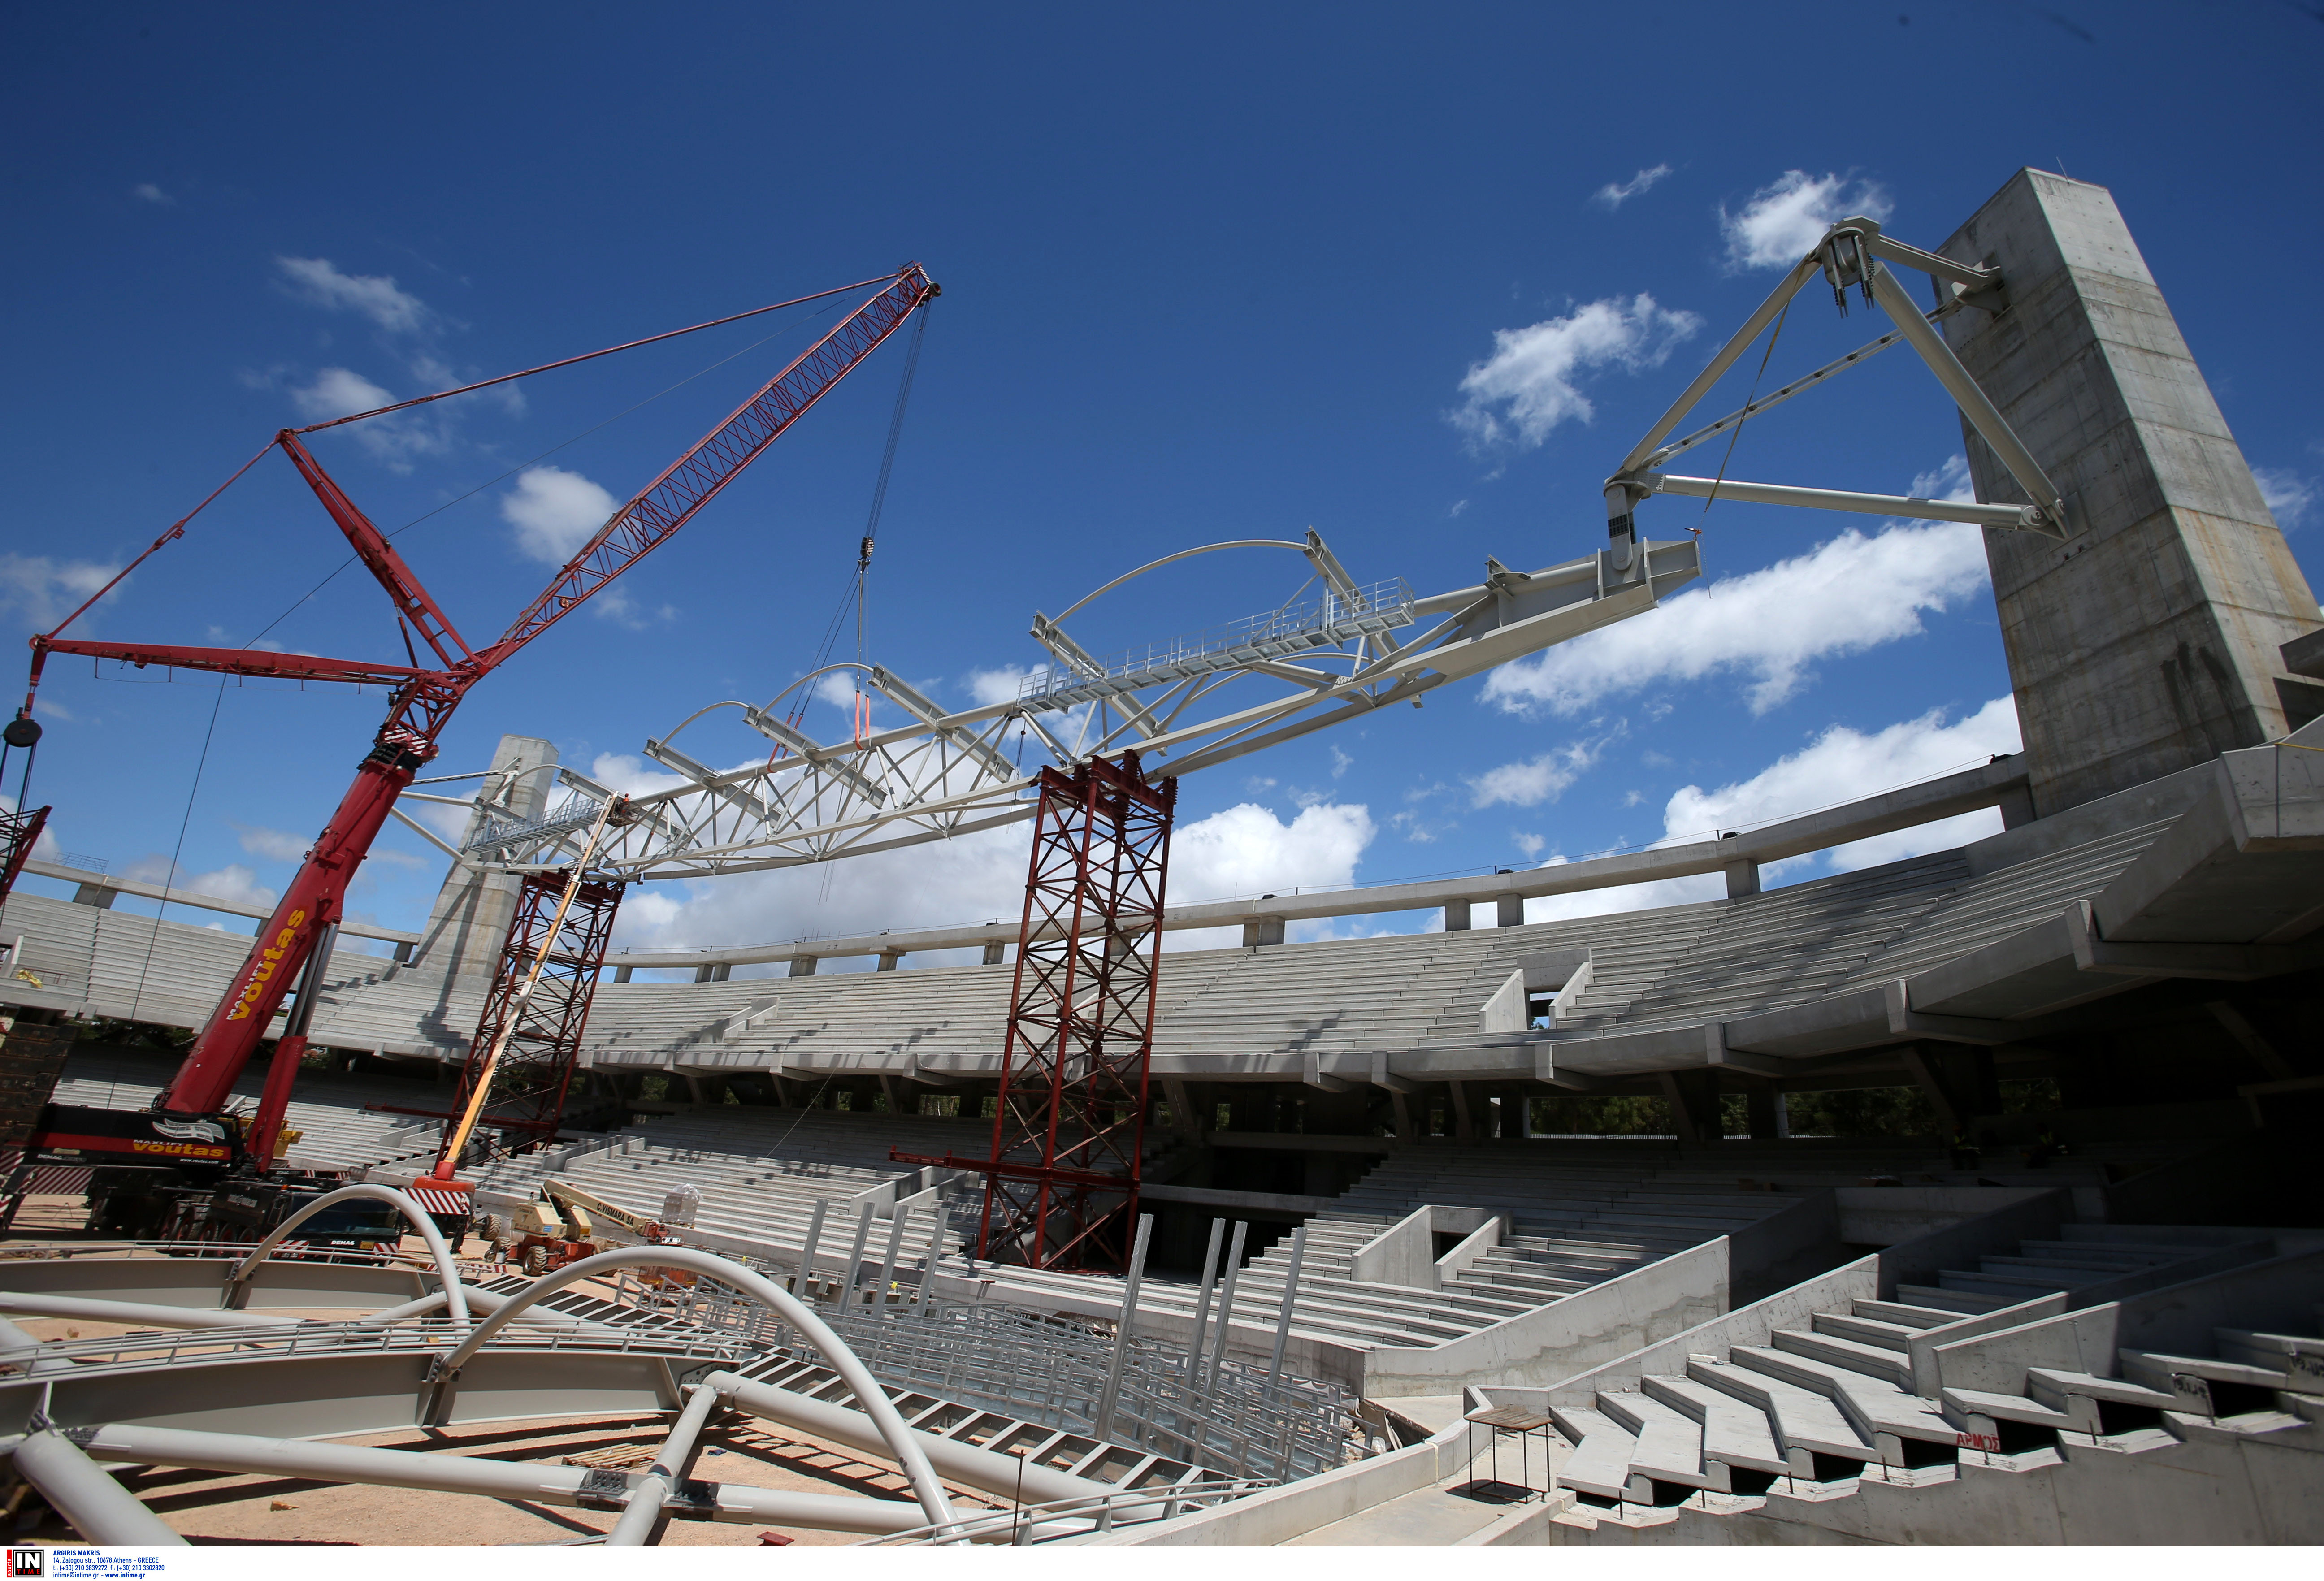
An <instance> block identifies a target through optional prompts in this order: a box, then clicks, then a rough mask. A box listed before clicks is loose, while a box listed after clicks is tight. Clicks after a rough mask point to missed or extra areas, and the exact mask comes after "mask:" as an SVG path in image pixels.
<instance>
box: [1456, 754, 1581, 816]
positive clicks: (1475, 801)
mask: <svg viewBox="0 0 2324 1581" xmlns="http://www.w3.org/2000/svg"><path fill="white" fill-rule="evenodd" d="M1607 740H1608V738H1605V737H1600V739H1599V740H1594V741H1575V742H1573V743H1572V744H1570V745H1568V746H1563V747H1554V748H1552V749H1550V750H1548V751H1546V752H1544V753H1542V754H1541V755H1540V756H1539V757H1537V758H1527V759H1526V761H1524V762H1522V763H1504V764H1502V765H1501V766H1500V767H1499V768H1494V769H1489V770H1488V771H1487V772H1485V773H1484V774H1481V775H1480V776H1478V777H1476V778H1474V779H1472V780H1471V781H1470V782H1469V791H1470V804H1471V806H1478V807H1489V806H1492V805H1494V804H1497V803H1500V802H1507V803H1508V804H1510V805H1511V806H1515V807H1537V806H1539V805H1540V804H1542V803H1544V802H1554V801H1555V800H1557V798H1558V797H1559V796H1561V795H1564V794H1565V789H1566V787H1567V786H1570V785H1572V783H1573V782H1574V781H1575V780H1577V779H1579V778H1581V777H1582V775H1583V774H1585V773H1587V772H1588V771H1589V770H1590V768H1591V766H1592V765H1594V764H1595V763H1596V762H1597V761H1598V755H1599V753H1600V752H1601V751H1603V750H1604V749H1605V746H1606V741H1607Z"/></svg>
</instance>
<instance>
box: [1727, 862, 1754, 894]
mask: <svg viewBox="0 0 2324 1581" xmlns="http://www.w3.org/2000/svg"><path fill="white" fill-rule="evenodd" d="M1758 893H1759V864H1758V863H1757V862H1755V861H1753V860H1751V859H1749V858H1748V857H1746V858H1744V859H1742V860H1740V861H1733V862H1729V863H1728V864H1727V898H1728V899H1729V900H1740V899H1742V898H1743V897H1744V896H1747V895H1757V894H1758Z"/></svg>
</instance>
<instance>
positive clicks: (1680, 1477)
mask: <svg viewBox="0 0 2324 1581" xmlns="http://www.w3.org/2000/svg"><path fill="white" fill-rule="evenodd" d="M2078 1230H2080V1231H2082V1233H2080V1234H2077V1233H2076V1232H2077V1231H2078ZM2218 1249H2219V1247H2218V1244H2217V1243H2216V1242H2213V1243H2210V1244H2207V1245H2185V1244H2182V1243H2181V1242H2180V1241H2178V1240H2175V1239H2174V1238H2173V1232H2172V1230H2171V1229H2170V1228H2168V1227H2132V1226H2108V1227H2105V1230H2104V1236H2103V1238H2100V1237H2099V1236H2097V1235H2095V1234H2093V1233H2091V1232H2089V1231H2088V1230H2086V1229H2084V1227H2080V1226H2069V1227H2066V1230H2065V1231H2064V1232H2063V1233H2062V1237H2061V1239H2058V1240H2055V1241H2036V1242H2028V1243H2024V1244H2022V1245H2019V1246H2018V1248H2017V1249H2016V1251H2015V1254H2014V1255H2007V1256H1994V1257H1988V1258H1985V1259H1981V1260H1980V1264H1979V1266H1978V1267H1977V1268H1975V1269H1965V1270H1960V1271H1947V1272H1945V1273H1941V1274H1940V1275H1939V1276H1938V1279H1937V1282H1935V1283H1934V1284H1929V1285H1908V1286H1900V1287H1899V1288H1898V1290H1897V1292H1896V1296H1895V1299H1894V1300H1889V1301H1871V1300H1857V1301H1852V1302H1850V1303H1849V1305H1848V1307H1847V1308H1846V1309H1845V1310H1830V1311H1820V1312H1816V1313H1814V1314H1813V1315H1812V1317H1811V1319H1809V1321H1808V1322H1807V1323H1806V1324H1804V1325H1803V1326H1800V1327H1796V1328H1784V1329H1777V1330H1775V1332H1773V1333H1772V1334H1771V1335H1770V1336H1769V1337H1768V1340H1767V1343H1766V1344H1764V1345H1736V1346H1733V1347H1729V1348H1728V1349H1727V1350H1726V1351H1724V1352H1723V1353H1704V1354H1698V1355H1693V1356H1688V1357H1687V1358H1686V1363H1685V1366H1684V1370H1683V1372H1669V1373H1664V1374H1655V1375H1649V1376H1646V1377H1644V1378H1642V1379H1639V1380H1638V1381H1637V1386H1636V1387H1630V1388H1622V1389H1614V1390H1607V1391H1603V1392H1600V1393H1597V1394H1596V1395H1595V1396H1594V1398H1593V1399H1592V1400H1591V1402H1590V1403H1589V1404H1587V1405H1564V1406H1561V1405H1557V1404H1554V1403H1553V1405H1552V1406H1551V1411H1550V1414H1551V1417H1552V1420H1553V1422H1554V1425H1555V1427H1556V1429H1557V1431H1558V1432H1559V1433H1560V1434H1562V1435H1563V1437H1564V1439H1566V1440H1567V1442H1568V1443H1569V1444H1570V1445H1571V1446H1572V1448H1571V1452H1570V1454H1569V1455H1568V1456H1567V1457H1566V1458H1565V1462H1564V1465H1563V1467H1562V1469H1561V1470H1560V1472H1559V1474H1558V1475H1559V1484H1560V1485H1561V1486H1563V1487H1565V1488H1570V1489H1572V1491H1573V1492H1574V1493H1575V1494H1577V1495H1578V1502H1577V1503H1575V1505H1574V1506H1573V1508H1572V1510H1571V1511H1569V1512H1567V1513H1565V1514H1563V1515H1561V1516H1559V1517H1558V1518H1557V1523H1558V1525H1559V1526H1561V1527H1562V1528H1563V1529H1564V1530H1563V1531H1561V1532H1559V1533H1556V1534H1554V1536H1553V1540H1559V1541H1565V1542H1575V1541H1591V1540H1598V1541H1609V1540H1610V1541H1621V1542H1628V1541H1632V1540H1639V1536H1640V1532H1641V1531H1642V1530H1644V1529H1647V1528H1655V1527H1664V1526H1668V1525H1669V1524H1670V1523H1671V1522H1673V1521H1677V1520H1679V1519H1680V1517H1681V1515H1682V1514H1684V1515H1686V1516H1687V1517H1688V1518H1689V1519H1690V1520H1693V1519H1695V1518H1698V1517H1704V1516H1708V1517H1720V1518H1724V1517H1732V1516H1738V1515H1742V1516H1756V1515H1758V1514H1760V1513H1761V1512H1769V1511H1776V1510H1778V1509H1779V1507H1780V1510H1781V1511H1782V1512H1784V1518H1785V1519H1799V1520H1811V1519H1814V1520H1821V1517H1820V1516H1819V1517H1811V1516H1810V1515H1808V1514H1804V1513H1802V1512H1808V1511H1812V1510H1814V1509H1816V1508H1818V1507H1820V1506H1823V1505H1828V1504H1830V1503H1831V1502H1832V1501H1834V1500H1839V1499H1846V1498H1849V1497H1851V1496H1853V1495H1854V1494H1856V1493H1857V1492H1858V1490H1859V1488H1860V1487H1861V1486H1863V1485H1865V1484H1881V1485H1883V1486H1885V1487H1889V1488H1905V1489H1910V1488H1917V1487H1926V1486H1931V1485H1934V1484H1942V1483H1948V1482H1950V1481H1952V1480H1954V1479H1955V1478H1956V1477H1958V1476H1959V1475H1960V1471H1961V1467H1962V1466H1963V1465H1964V1464H1969V1465H1971V1466H1975V1467H1977V1468H1979V1469H1987V1468H2001V1469H2011V1468H2013V1467H2015V1468H2021V1469H2030V1468H2032V1467H2033V1466H2036V1465H2049V1464H2054V1463H2056V1460H2057V1457H2058V1456H2059V1454H2060V1453H2061V1449H2067V1450H2070V1449H2075V1448H2081V1449H2109V1450H2113V1451H2131V1450H2135V1449H2138V1448H2153V1447H2154V1446H2155V1445H2157V1444H2159V1443H2161V1442H2163V1441H2166V1440H2168V1439H2171V1429H2172V1413H2173V1412H2177V1413H2181V1415H2185V1414H2187V1413H2190V1409H2191V1411H2192V1414H2193V1415H2196V1416H2199V1417H2200V1418H2202V1419H2203V1420H2204V1421H2205V1422H2207V1423H2209V1422H2212V1421H2214V1420H2216V1419H2219V1418H2225V1417H2228V1416H2231V1415H2235V1414H2236V1412H2239V1411H2241V1412H2248V1411H2260V1412H2261V1413H2263V1415H2264V1417H2265V1420H2264V1421H2258V1420H2255V1421H2252V1422H2246V1423H2244V1424H2243V1426H2242V1427H2240V1428H2237V1429H2236V1430H2260V1431H2265V1432H2271V1433H2273V1432H2276V1431H2277V1430H2278V1429H2282V1428H2284V1427H2286V1426H2289V1425H2292V1424H2294V1423H2312V1422H2314V1421H2316V1420H2324V1415H2319V1410H2324V1340H2318V1339H2310V1338H2306V1337H2299V1336H2287V1335H2280V1334H2246V1333H2243V1332H2240V1331H2231V1330H2225V1329H2223V1330H2221V1331H2220V1336H2219V1339H2220V1354H2219V1356H2218V1357H2216V1358H2209V1359H2190V1358H2185V1357H2171V1356H2143V1355H2139V1354H2136V1353H2130V1352H2125V1353H2124V1355H2123V1356H2122V1358H2121V1361H2122V1368H2121V1371H2122V1376H2121V1377H2119V1378H2098V1377H2092V1376H2089V1375H2087V1374H2067V1373H2060V1372H2050V1371H2044V1370H2043V1369H2039V1368H2036V1369H2033V1370H2032V1371H2031V1372H2030V1373H2029V1374H2028V1376H2029V1387H2028V1389H2027V1391H2026V1392H2025V1393H2024V1394H2022V1395H2002V1394H1995V1393H1978V1392H1974V1391H1969V1390H1964V1389H1958V1388H1943V1389H1940V1390H1939V1391H1938V1392H1937V1393H1936V1395H1935V1396H1934V1397H1923V1396H1922V1395H1920V1394H1917V1393H1914V1382H1915V1377H1914V1363H1913V1359H1912V1356H1911V1354H1910V1353H1911V1347H1912V1344H1913V1342H1914V1339H1915V1338H1917V1337H1923V1336H1928V1335H1931V1334H1932V1333H1934V1332H1936V1331H1938V1330H1941V1329H1953V1330H1954V1331H1956V1332H1960V1331H1964V1330H1967V1329H1972V1328H1975V1327H1976V1324H1975V1323H1974V1321H1973V1320H1974V1319H1980V1318H1983V1317H1985V1316H1986V1315H1987V1314H1990V1313H1994V1312H1997V1311H2000V1310H2003V1309H2006V1308H2011V1307H2015V1306H2018V1305H2020V1304H2021V1303H2024V1302H2025V1301H2029V1300H2031V1299H2033V1298H2035V1297H2037V1296H2041V1295H2043V1294H2048V1293H2052V1292H2064V1291H2072V1290H2073V1289H2075V1288H2077V1287H2087V1286H2090V1285H2094V1284H2098V1283H2101V1282H2106V1281H2108V1280H2112V1279H2116V1278H2120V1277H2122V1276H2124V1275H2126V1274H2135V1273H2147V1272H2156V1271H2161V1270H2165V1269H2168V1268H2170V1267H2172V1266H2173V1265H2174V1264H2188V1265H2190V1266H2194V1265H2195V1264H2193V1263H2192V1260H2193V1259H2196V1258H2199V1257H2203V1256H2205V1255H2209V1254H2211V1253H2215V1252H2217V1251H2218ZM2163 1282H2165V1283H2168V1282H2170V1280H2169V1278H2168V1276H2167V1275H2165V1276H2164V1281H2163ZM2051 1310H2054V1309H2051ZM1965 1320H1970V1321H1965ZM2029 1320H2030V1319H2029ZM2308 1358H2314V1359H2313V1360H2312V1361H2311V1360H2310V1359H2308ZM1924 1375H1925V1374H1924ZM2196 1379H2200V1380H2202V1381H2203V1382H2202V1388H2201V1389H2199V1388H2198V1387H2197V1385H2196V1383H2194V1382H2192V1380H2196ZM2212 1380H2217V1382H2216V1383H2213V1382H2212ZM2204 1390H2209V1391H2210V1392H2209V1393H2204V1392H2203V1391H2204ZM2286 1413H2290V1414H2288V1415H2287V1414H2286ZM2238 1420H2240V1419H2238ZM2231 1425H2232V1424H2231ZM2309 1433H2310V1439H2312V1440H2313V1447H2315V1448H2319V1449H2324V1437H2318V1436H2316V1435H2315V1433H2314V1429H2312V1427H2311V1428H2310V1429H2309ZM2142 1434H2144V1435H2149V1436H2148V1437H2144V1438H2142V1437H2139V1435H2142ZM2181 1436H2183V1435H2181ZM2044 1457H2046V1458H2044ZM2021 1460H2022V1461H2023V1462H2024V1465H2023V1466H2019V1462H2020V1461H2021ZM2315 1465H2316V1466H2317V1468H2318V1470H2319V1472H2324V1459H2319V1460H2318V1461H2317V1462H2316V1463H2315ZM1691 1530H1692V1529H1691ZM1750 1530H1752V1531H1754V1532H1758V1531H1761V1530H1763V1528H1762V1527H1759V1526H1753V1527H1752V1528H1751V1529H1750ZM1601 1533H1602V1534H1603V1535H1602V1536H1601V1535H1600V1534H1601ZM1672 1540H1685V1541H1711V1542H1723V1541H1762V1542H1764V1541H1787V1540H1814V1539H1812V1537H1808V1536H1800V1535H1794V1536H1789V1537H1786V1536H1782V1535H1775V1536H1767V1535H1761V1536H1756V1537H1753V1536H1747V1535H1745V1534H1744V1533H1743V1532H1741V1531H1739V1530H1738V1531H1737V1532H1734V1533H1730V1534H1726V1535H1705V1534H1704V1533H1703V1532H1701V1530H1696V1531H1695V1535H1693V1536H1692V1537H1685V1538H1680V1537H1674V1538H1673V1539H1672ZM1824 1540H1830V1539H1828V1538H1827V1539H1824ZM1977 1540H1999V1539H1997V1538H1992V1537H1988V1538H1985V1539H1977Z"/></svg>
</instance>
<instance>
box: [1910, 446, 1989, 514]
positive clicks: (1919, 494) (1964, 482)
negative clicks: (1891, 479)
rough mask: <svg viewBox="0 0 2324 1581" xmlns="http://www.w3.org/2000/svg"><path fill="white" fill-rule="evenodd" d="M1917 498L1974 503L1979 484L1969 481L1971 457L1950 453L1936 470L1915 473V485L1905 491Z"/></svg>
mask: <svg viewBox="0 0 2324 1581" xmlns="http://www.w3.org/2000/svg"><path fill="white" fill-rule="evenodd" d="M1904 492H1906V493H1907V494H1909V495H1911V496H1912V497H1913V498H1914V499H1915V500H1940V501H1943V502H1944V503H1946V504H1948V505H1974V504H1975V503H1977V486H1976V485H1975V484H1974V483H1970V482H1969V459H1968V457H1966V456H1960V455H1948V456H1947V457H1945V460H1944V464H1942V465H1941V466H1940V467H1938V468H1937V470H1936V471H1934V472H1920V473H1914V474H1913V486H1912V487H1911V488H1909V489H1907V490H1905V491H1904Z"/></svg>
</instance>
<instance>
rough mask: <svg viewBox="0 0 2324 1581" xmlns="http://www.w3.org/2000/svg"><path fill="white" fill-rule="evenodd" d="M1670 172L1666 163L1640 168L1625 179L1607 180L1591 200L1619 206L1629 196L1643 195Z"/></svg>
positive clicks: (1603, 204) (1608, 206)
mask: <svg viewBox="0 0 2324 1581" xmlns="http://www.w3.org/2000/svg"><path fill="white" fill-rule="evenodd" d="M1670 173H1671V168H1670V167H1669V166H1668V165H1656V166H1655V167H1654V168H1653V169H1651V170H1640V171H1639V172H1638V173H1637V175H1635V176H1633V177H1631V178H1630V179H1628V180H1627V181H1609V182H1607V183H1606V184H1605V185H1604V186H1603V187H1600V188H1598V192H1597V196H1596V197H1595V198H1593V199H1592V201H1593V202H1596V203H1598V204H1600V205H1602V206H1603V207H1607V208H1619V207H1622V205H1624V204H1625V203H1628V201H1629V200H1630V199H1631V198H1638V197H1642V196H1644V195H1645V194H1646V192H1647V191H1648V190H1649V189H1651V188H1653V186H1654V184H1655V182H1657V181H1659V180H1661V179H1663V178H1664V177H1665V176H1667V175H1669V174H1670Z"/></svg>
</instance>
